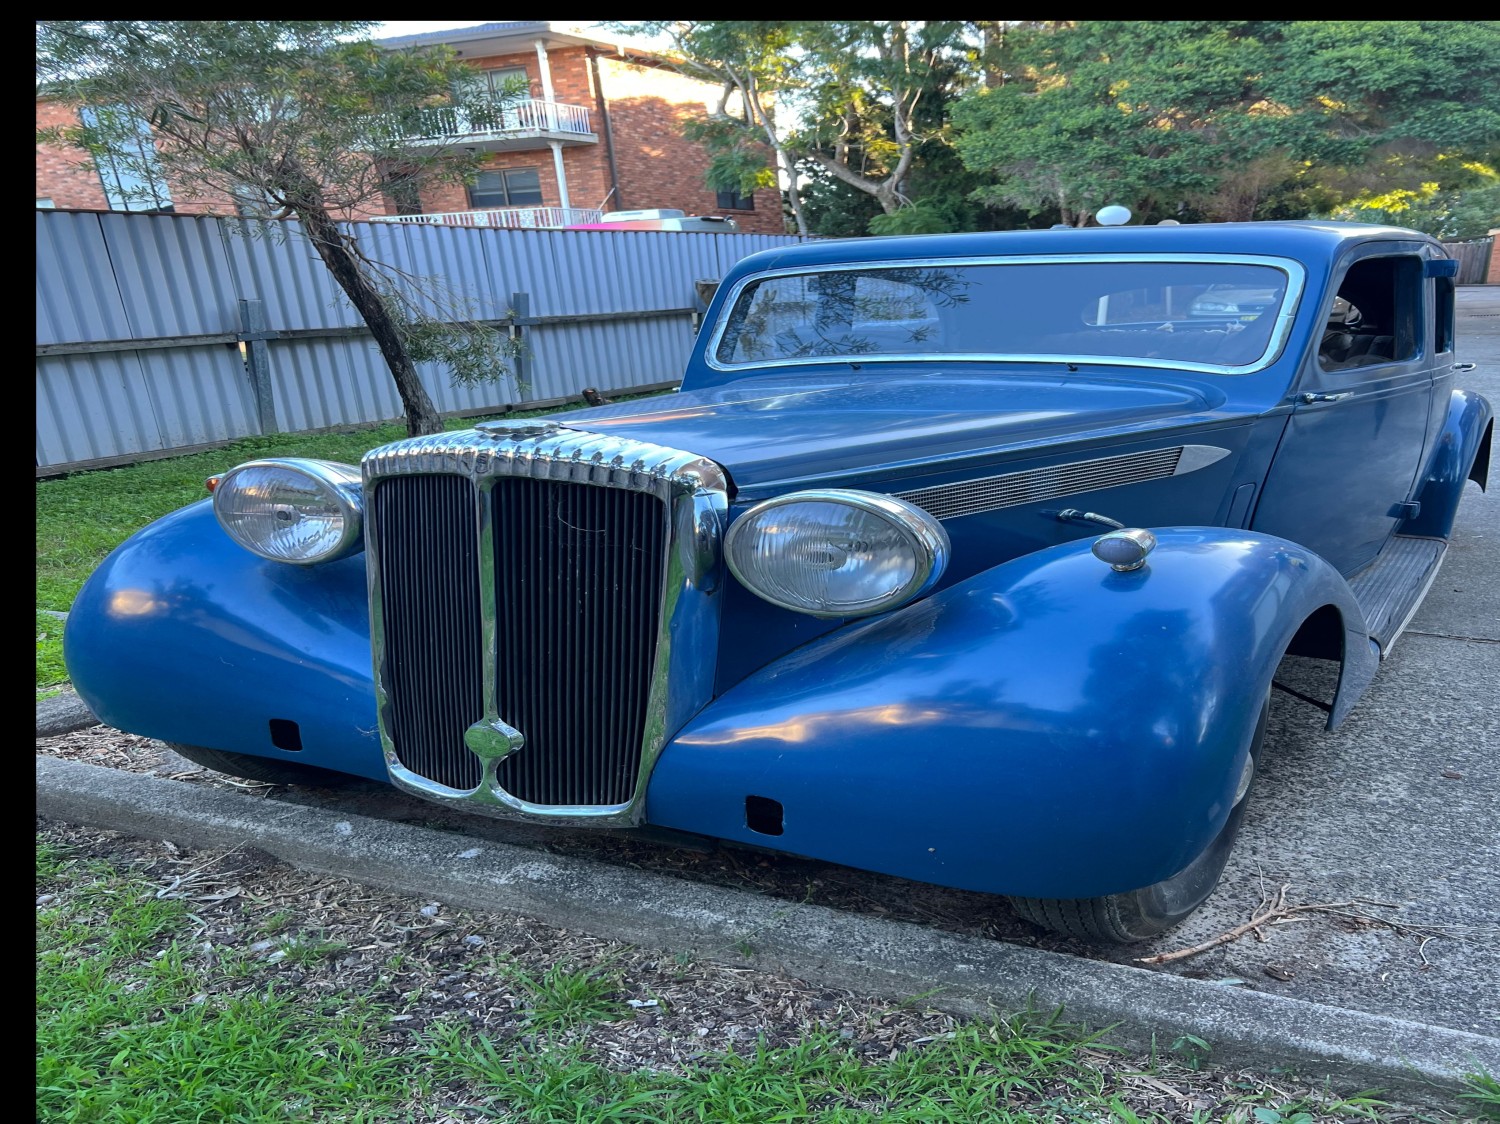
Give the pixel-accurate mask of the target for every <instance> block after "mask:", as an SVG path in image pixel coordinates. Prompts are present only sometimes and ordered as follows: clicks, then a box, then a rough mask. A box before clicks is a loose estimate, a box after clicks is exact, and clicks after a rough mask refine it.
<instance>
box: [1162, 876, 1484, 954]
mask: <svg viewBox="0 0 1500 1124" xmlns="http://www.w3.org/2000/svg"><path fill="white" fill-rule="evenodd" d="M1289 889H1291V883H1289V882H1288V883H1285V884H1283V885H1282V886H1281V887H1280V888H1279V889H1278V890H1277V891H1276V893H1275V894H1274V895H1272V894H1267V893H1266V892H1265V891H1264V890H1262V897H1261V901H1260V904H1259V905H1258V906H1256V907H1255V911H1254V912H1253V913H1252V914H1251V916H1250V920H1249V921H1246V922H1244V923H1243V924H1241V925H1236V926H1235V927H1234V928H1232V929H1226V930H1225V931H1224V932H1222V933H1220V934H1219V935H1218V936H1216V937H1212V938H1210V939H1209V940H1206V941H1202V942H1200V943H1199V944H1195V945H1192V946H1190V947H1188V948H1179V949H1176V950H1174V951H1172V952H1162V953H1158V954H1157V955H1155V956H1140V957H1137V958H1136V963H1137V964H1170V963H1171V962H1172V961H1174V960H1186V959H1187V958H1188V957H1189V956H1197V955H1198V954H1199V953H1200V952H1207V951H1208V950H1209V949H1213V948H1218V947H1219V946H1220V945H1225V944H1229V943H1231V942H1233V941H1237V940H1239V939H1240V938H1241V937H1243V936H1244V935H1245V934H1247V933H1254V934H1255V937H1256V939H1257V940H1260V941H1265V940H1266V939H1267V936H1266V933H1265V927H1266V926H1270V925H1286V924H1289V923H1291V922H1294V921H1302V920H1305V919H1306V917H1305V915H1306V914H1309V913H1331V914H1336V915H1338V916H1340V917H1348V918H1351V919H1353V920H1355V921H1361V922H1364V923H1366V924H1370V925H1383V926H1385V927H1386V928H1387V929H1390V930H1391V931H1392V932H1394V933H1398V934H1400V935H1402V936H1412V937H1416V938H1417V939H1418V940H1419V942H1420V943H1419V944H1418V945H1417V955H1419V956H1420V957H1421V958H1422V964H1423V966H1424V967H1431V963H1430V962H1429V961H1428V959H1427V955H1426V952H1425V949H1426V946H1427V942H1428V941H1430V940H1432V939H1433V938H1434V937H1451V938H1453V939H1454V940H1460V941H1461V940H1464V939H1465V938H1464V935H1463V933H1462V932H1460V931H1456V930H1467V929H1469V928H1472V926H1464V925H1459V926H1443V925H1429V924H1425V923H1423V924H1416V923H1412V922H1408V921H1398V920H1396V919H1394V918H1390V917H1381V916H1380V915H1379V914H1373V913H1369V912H1367V911H1366V909H1365V907H1366V906H1382V907H1385V908H1387V909H1400V908H1401V906H1400V905H1399V904H1398V903H1396V902H1383V901H1376V900H1375V899H1373V898H1350V899H1349V900H1348V901H1342V902H1307V903H1305V904H1303V905H1287V904H1286V892H1287V891H1288V890H1289Z"/></svg>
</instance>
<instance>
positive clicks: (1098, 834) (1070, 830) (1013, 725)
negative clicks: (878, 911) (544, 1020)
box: [646, 527, 1377, 898]
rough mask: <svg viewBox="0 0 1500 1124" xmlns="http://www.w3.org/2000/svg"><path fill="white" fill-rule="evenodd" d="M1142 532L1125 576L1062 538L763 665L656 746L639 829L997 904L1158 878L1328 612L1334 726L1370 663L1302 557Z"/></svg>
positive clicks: (1342, 608) (1183, 858) (1247, 540)
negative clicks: (770, 817)
mask: <svg viewBox="0 0 1500 1124" xmlns="http://www.w3.org/2000/svg"><path fill="white" fill-rule="evenodd" d="M1157 537H1158V540H1159V545H1158V547H1157V549H1156V551H1155V553H1153V554H1152V555H1151V558H1150V563H1149V565H1148V566H1147V568H1146V569H1144V570H1141V571H1138V572H1136V573H1125V574H1121V573H1115V572H1113V571H1111V570H1110V569H1109V568H1107V567H1106V566H1105V565H1104V564H1102V563H1101V562H1099V561H1098V560H1097V559H1095V558H1094V557H1093V556H1092V555H1091V554H1090V553H1089V542H1088V541H1087V540H1085V541H1081V542H1075V543H1068V544H1064V545H1062V546H1058V547H1053V548H1051V549H1048V550H1043V551H1039V552H1038V553H1036V554H1032V555H1028V556H1026V557H1024V558H1019V559H1015V560H1013V561H1011V562H1007V563H1005V564H1003V565H1001V566H997V567H995V568H994V569H992V570H989V571H986V572H985V573H982V574H979V575H977V576H975V577H973V578H970V579H968V580H966V581H964V582H962V583H959V584H957V585H954V586H952V587H950V588H948V589H946V590H943V591H942V592H940V593H938V594H936V595H934V596H933V597H930V598H928V599H926V600H924V601H921V602H918V603H916V604H914V605H911V606H909V607H907V608H905V609H902V610H900V611H898V612H895V613H892V614H889V615H888V616H885V617H882V618H880V619H878V620H875V621H872V622H869V623H867V624H863V625H859V626H855V627H851V628H848V629H845V630H843V631H841V632H839V633H836V634H834V635H831V636H828V637H825V638H823V639H821V640H818V641H815V642H814V643H812V644H810V645H808V646H807V647H806V648H804V649H802V650H800V651H798V652H796V653H794V654H792V655H791V656H788V657H786V658H784V659H782V660H780V661H778V662H776V663H774V664H772V665H770V666H768V667H766V668H765V669H763V670H762V671H760V672H759V673H757V674H755V675H753V676H751V677H750V678H749V679H747V680H745V681H744V682H742V683H740V684H739V685H737V686H736V687H734V688H733V689H731V690H730V691H728V692H727V693H725V694H724V695H723V696H721V697H720V698H719V699H718V700H716V701H715V702H714V703H713V704H712V705H710V706H709V707H708V708H706V709H705V710H704V711H703V712H702V713H700V714H699V715H698V716H697V717H696V718H695V719H694V720H693V721H692V722H690V723H689V724H688V725H687V726H686V727H685V728H684V729H683V730H682V731H681V732H680V733H679V734H678V735H677V737H676V738H675V739H673V741H672V742H671V743H670V744H669V745H668V746H667V748H666V750H665V751H664V752H663V754H662V756H661V758H660V760H659V761H658V762H657V765H656V769H655V773H654V775H653V777H652V780H651V789H650V793H649V798H648V804H647V812H646V818H647V820H648V821H649V822H651V823H653V824H658V825H661V826H666V827H673V828H678V829H682V830H687V831H694V832H700V833H702V834H705V835H712V836H718V837H721V838H728V839H737V840H742V841H745V842H749V843H757V844H760V845H763V846H771V847H776V848H778V849H781V850H785V851H789V852H792V853H795V854H802V855H807V856H810V857H814V858H819V859H826V860H831V861H834V862H840V863H846V864H848V865H851V866H857V867H863V868H866V869H870V870H877V871H881V872H884V873H887V874H894V875H899V876H902V877H906V878H914V879H918V880H921V881H924V882H936V883H939V884H942V885H947V886H955V887H960V888H964V889H972V890H981V891H986V892H992V893H1006V894H1017V895H1022V896H1030V897H1053V898H1056V897H1063V898H1068V897H1092V896H1096V895H1100V894H1107V893H1114V892H1118V891H1124V890H1129V889H1134V888H1136V887H1140V886H1145V885H1149V884H1151V883H1153V882H1157V881H1160V880H1161V879H1163V878H1166V877H1169V876H1170V875H1172V874H1174V873H1176V872H1177V871H1178V870H1180V869H1182V867H1184V866H1185V865H1187V863H1188V862H1189V861H1190V860H1191V859H1192V858H1194V857H1195V856H1196V855H1197V854H1198V853H1199V852H1201V851H1202V850H1203V848H1204V847H1206V846H1207V845H1208V843H1209V842H1210V841H1211V840H1212V839H1213V838H1214V836H1215V835H1216V834H1217V833H1218V831H1219V829H1220V828H1221V827H1222V826H1223V824H1224V821H1225V819H1226V817H1227V816H1228V813H1229V810H1230V806H1231V803H1232V798H1233V793H1234V789H1235V784H1236V781H1237V780H1238V778H1239V775H1240V770H1241V767H1242V765H1243V762H1244V757H1245V754H1246V753H1247V752H1248V750H1249V745H1250V741H1251V738H1252V735H1253V731H1254V728H1255V725H1256V721H1257V718H1258V716H1259V712H1260V708H1261V705H1262V703H1263V701H1264V700H1265V698H1266V695H1267V692H1268V691H1269V689H1270V682H1271V676H1272V674H1273V673H1274V671H1275V668H1276V665H1277V663H1278V662H1279V660H1280V658H1281V656H1282V653H1283V652H1284V651H1285V650H1286V647H1287V645H1288V643H1289V642H1290V640H1291V639H1292V637H1293V636H1294V635H1295V634H1296V632H1297V630H1298V628H1299V626H1301V625H1302V623H1303V622H1304V621H1306V620H1307V619H1308V618H1309V617H1310V616H1312V614H1314V613H1315V612H1317V611H1318V610H1320V609H1322V608H1324V607H1325V606H1332V607H1333V608H1334V610H1336V611H1337V613H1338V614H1339V617H1340V618H1341V620H1342V622H1343V631H1344V636H1343V641H1344V643H1343V647H1344V655H1345V661H1344V678H1343V687H1342V689H1341V696H1343V697H1341V699H1340V707H1339V709H1340V710H1346V709H1347V706H1348V703H1349V701H1350V700H1351V699H1352V697H1353V695H1356V694H1357V693H1358V691H1359V690H1360V689H1362V688H1363V686H1364V685H1365V684H1367V683H1368V682H1369V679H1370V678H1371V676H1373V674H1374V669H1375V665H1376V663H1377V660H1376V657H1375V655H1374V652H1373V649H1372V648H1371V646H1370V644H1369V642H1368V638H1367V637H1366V634H1365V631H1364V621H1363V618H1362V616H1361V614H1360V612H1359V609H1358V607H1357V606H1356V605H1355V603H1354V600H1353V597H1352V595H1351V594H1350V592H1349V589H1348V586H1347V585H1346V584H1345V582H1344V580H1343V579H1342V578H1341V577H1340V576H1339V575H1338V574H1337V573H1336V572H1335V571H1334V570H1333V568H1332V567H1331V566H1329V565H1328V564H1327V563H1326V562H1324V561H1323V560H1322V559H1321V558H1319V557H1318V556H1317V555H1315V554H1312V553H1311V552H1309V551H1307V550H1305V549H1303V548H1302V547H1299V546H1296V545H1295V544H1293V543H1290V542H1287V541H1285V540H1282V539H1276V538H1271V537H1269V536H1265V535H1256V534H1253V533H1250V532H1246V531H1237V530H1226V529H1222V528H1201V527H1199V528H1172V529H1166V530H1162V531H1158V532H1157ZM1335 643H1336V641H1335ZM747 796H759V797H764V798H768V799H771V800H775V801H779V802H780V803H781V805H782V806H783V808H784V819H783V829H784V833H783V834H781V835H780V836H768V835H766V834H760V833H757V832H755V831H752V830H750V829H749V828H748V827H747V826H746V803H745V798H746V797H747Z"/></svg>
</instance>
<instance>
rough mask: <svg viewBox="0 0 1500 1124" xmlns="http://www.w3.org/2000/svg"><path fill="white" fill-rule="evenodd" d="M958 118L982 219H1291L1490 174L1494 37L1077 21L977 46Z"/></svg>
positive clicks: (1480, 27) (1499, 52)
mask: <svg viewBox="0 0 1500 1124" xmlns="http://www.w3.org/2000/svg"><path fill="white" fill-rule="evenodd" d="M990 38H991V40H992V41H993V42H994V43H995V48H994V50H993V51H992V53H991V54H990V55H988V56H987V57H986V59H985V62H986V65H987V73H990V74H996V75H999V76H1000V78H999V79H998V80H994V81H989V82H987V84H986V87H985V88H983V89H980V90H976V91H974V92H973V93H971V94H970V95H968V96H967V97H966V98H965V99H964V100H963V102H961V103H960V105H959V106H958V107H956V109H955V113H954V120H955V124H956V126H957V128H958V130H959V137H958V142H957V143H958V148H959V152H960V155H961V156H962V158H963V160H964V163H965V164H966V165H967V166H968V167H969V168H971V169H972V170H973V171H975V172H976V173H979V174H982V175H984V176H986V177H988V178H989V180H990V183H989V184H988V185H987V186H986V187H985V188H984V189H982V191H981V197H982V198H984V199H985V200H986V201H989V202H997V201H999V202H1006V203H1010V204H1013V205H1019V206H1022V207H1024V208H1026V209H1027V210H1029V211H1031V212H1032V213H1033V214H1034V215H1036V214H1043V213H1049V212H1054V211H1055V212H1056V213H1059V214H1060V215H1061V216H1062V217H1063V220H1064V221H1067V222H1070V223H1075V224H1078V225H1082V224H1083V223H1085V222H1087V221H1088V217H1089V215H1090V214H1091V212H1092V211H1093V210H1094V209H1095V208H1097V207H1098V206H1100V205H1102V204H1105V203H1110V202H1122V203H1127V204H1128V205H1130V206H1131V207H1132V208H1133V209H1134V210H1135V211H1136V213H1137V214H1138V215H1140V216H1141V217H1142V218H1143V219H1146V220H1149V219H1150V218H1152V217H1166V216H1170V215H1175V214H1176V213H1178V212H1179V210H1181V211H1182V212H1183V213H1184V214H1185V215H1186V216H1187V217H1203V218H1210V219H1251V218H1260V217H1268V216H1271V215H1282V214H1297V213H1298V207H1299V206H1300V207H1301V208H1302V209H1301V211H1300V213H1301V214H1303V215H1305V214H1307V213H1309V212H1310V211H1314V210H1326V209H1327V208H1328V207H1330V206H1333V205H1335V204H1336V203H1337V202H1338V201H1339V200H1341V199H1348V198H1351V197H1354V196H1358V195H1360V194H1361V193H1365V194H1368V195H1369V196H1370V197H1372V198H1374V197H1380V196H1382V195H1384V194H1385V193H1387V192H1389V191H1391V190H1393V189H1405V190H1418V189H1420V187H1421V185H1422V184H1424V183H1430V182H1434V181H1439V180H1441V179H1442V177H1441V176H1440V175H1434V174H1433V171H1434V165H1435V162H1437V161H1442V160H1447V161H1450V163H1449V164H1448V167H1449V168H1452V167H1456V166H1458V165H1462V164H1465V163H1476V162H1477V163H1480V164H1483V165H1485V166H1487V167H1494V166H1495V163H1496V157H1497V156H1500V151H1497V150H1500V24H1496V23H1494V22H1480V23H1469V24H1457V23H1436V22H1427V21H1416V20H1412V21H1385V22H1380V21H1318V22H1315V21H1295V20H1260V21H1254V20H1243V21H1203V20H1196V21H1195V20H1176V21H1159V22H1133V21H1108V20H1100V21H1078V22H1060V23H1036V24H1029V25H1020V26H1012V27H1010V28H1008V29H1007V30H1006V31H1005V33H1004V35H1003V36H991V37H990Z"/></svg>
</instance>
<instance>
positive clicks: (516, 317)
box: [510, 293, 536, 398]
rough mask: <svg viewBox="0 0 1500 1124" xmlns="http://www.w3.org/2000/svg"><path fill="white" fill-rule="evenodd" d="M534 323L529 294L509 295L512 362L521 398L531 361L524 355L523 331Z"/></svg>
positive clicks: (529, 375) (528, 378)
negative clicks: (513, 353) (512, 348)
mask: <svg viewBox="0 0 1500 1124" xmlns="http://www.w3.org/2000/svg"><path fill="white" fill-rule="evenodd" d="M535 323H536V321H535V320H533V319H532V318H531V294H530V293H512V294H511V295H510V341H511V344H512V345H513V346H514V349H515V355H514V356H513V357H512V362H513V363H514V367H513V370H514V371H515V376H516V389H517V390H518V391H520V393H521V396H522V398H524V397H525V396H526V388H527V387H528V386H529V385H530V383H531V361H530V356H528V355H527V353H526V351H527V349H526V333H525V330H524V329H526V328H529V327H531V326H532V325H533V324H535Z"/></svg>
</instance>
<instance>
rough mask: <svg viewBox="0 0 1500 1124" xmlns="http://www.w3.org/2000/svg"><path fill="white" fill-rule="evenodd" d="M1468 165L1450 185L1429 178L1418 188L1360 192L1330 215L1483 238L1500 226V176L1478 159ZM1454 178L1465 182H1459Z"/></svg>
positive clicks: (1455, 237) (1443, 235) (1452, 237)
mask: <svg viewBox="0 0 1500 1124" xmlns="http://www.w3.org/2000/svg"><path fill="white" fill-rule="evenodd" d="M1444 170H1446V169H1444ZM1464 171H1466V172H1467V173H1468V174H1467V175H1459V176H1457V177H1452V178H1449V180H1448V184H1447V185H1445V184H1444V183H1443V182H1441V181H1438V180H1428V181H1427V182H1425V183H1421V184H1418V185H1417V187H1416V188H1396V189H1395V190H1392V191H1385V192H1380V193H1378V194H1377V193H1375V192H1369V191H1366V192H1362V193H1361V194H1360V195H1359V196H1357V197H1356V198H1354V199H1351V200H1350V201H1349V202H1347V203H1346V204H1344V205H1343V206H1342V207H1338V208H1335V209H1334V210H1333V211H1332V212H1331V215H1330V217H1331V218H1335V219H1340V220H1343V221H1345V222H1374V223H1386V224H1389V225H1391V226H1404V227H1408V228H1410V229H1412V230H1420V231H1423V232H1424V233H1427V234H1431V235H1433V236H1434V237H1436V238H1445V239H1449V240H1463V239H1466V238H1483V237H1484V236H1485V235H1486V234H1488V233H1489V232H1490V230H1492V229H1493V228H1495V227H1496V226H1500V176H1497V175H1496V174H1495V172H1494V171H1493V170H1492V169H1489V168H1486V167H1484V166H1483V165H1479V164H1470V165H1467V166H1466V168H1465V169H1464ZM1455 178H1456V179H1457V180H1458V181H1459V183H1462V184H1463V186H1457V185H1455V183H1454V179H1455Z"/></svg>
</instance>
